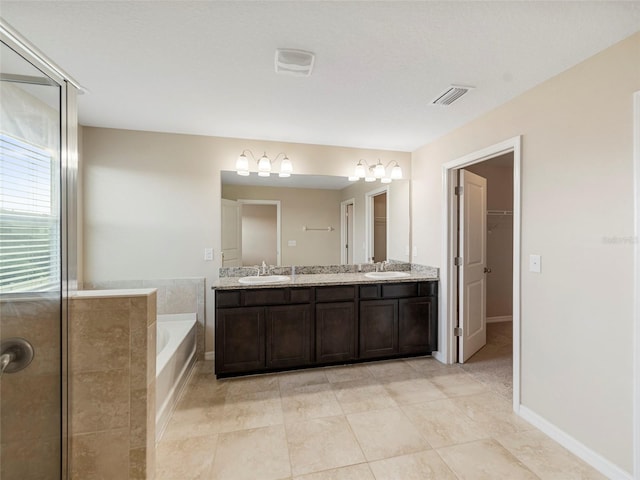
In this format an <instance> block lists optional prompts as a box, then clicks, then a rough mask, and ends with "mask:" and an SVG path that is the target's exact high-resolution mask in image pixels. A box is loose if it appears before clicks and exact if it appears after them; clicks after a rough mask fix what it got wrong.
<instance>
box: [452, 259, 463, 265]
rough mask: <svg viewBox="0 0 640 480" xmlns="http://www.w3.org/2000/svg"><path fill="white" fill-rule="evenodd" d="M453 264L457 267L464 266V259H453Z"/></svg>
mask: <svg viewBox="0 0 640 480" xmlns="http://www.w3.org/2000/svg"><path fill="white" fill-rule="evenodd" d="M453 264H454V265H455V266H456V267H459V266H460V265H462V257H455V258H454V259H453Z"/></svg>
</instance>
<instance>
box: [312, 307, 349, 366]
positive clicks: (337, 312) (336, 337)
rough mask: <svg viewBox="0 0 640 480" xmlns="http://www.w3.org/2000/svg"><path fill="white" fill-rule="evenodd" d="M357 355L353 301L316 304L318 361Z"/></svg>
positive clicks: (328, 361)
mask: <svg viewBox="0 0 640 480" xmlns="http://www.w3.org/2000/svg"><path fill="white" fill-rule="evenodd" d="M355 357H356V309H355V305H354V303H353V302H338V303H318V304H316V363H331V362H341V361H346V360H353V359H354V358H355Z"/></svg>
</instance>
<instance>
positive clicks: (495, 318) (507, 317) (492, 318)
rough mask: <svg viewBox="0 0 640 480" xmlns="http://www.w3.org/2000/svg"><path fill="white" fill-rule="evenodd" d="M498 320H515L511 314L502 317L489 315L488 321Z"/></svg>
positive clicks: (495, 321)
mask: <svg viewBox="0 0 640 480" xmlns="http://www.w3.org/2000/svg"><path fill="white" fill-rule="evenodd" d="M498 322H513V317H512V316H511V315H504V316H502V317H487V323H498Z"/></svg>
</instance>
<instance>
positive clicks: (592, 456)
mask: <svg viewBox="0 0 640 480" xmlns="http://www.w3.org/2000/svg"><path fill="white" fill-rule="evenodd" d="M519 414H520V416H521V417H522V418H524V419H525V420H526V421H527V422H529V423H530V424H531V425H533V426H535V427H536V428H538V429H539V430H541V431H542V432H544V433H546V434H547V435H548V436H549V437H551V438H552V439H553V440H555V441H556V442H558V443H559V444H560V445H562V446H563V447H564V448H566V449H567V450H569V451H570V452H571V453H573V454H574V455H575V456H577V457H578V458H580V459H582V460H583V461H585V462H586V463H588V464H589V465H591V466H592V467H593V468H595V469H596V470H598V471H599V472H600V473H602V474H603V475H605V476H606V477H607V478H611V479H612V480H633V475H632V474H631V473H629V472H625V471H624V470H622V469H621V468H620V467H618V466H617V465H615V464H613V463H611V462H610V461H609V460H607V459H606V458H604V457H603V456H602V455H600V454H598V453H596V452H594V451H593V450H591V449H590V448H588V447H587V446H585V445H584V444H582V443H580V442H579V441H578V440H576V439H575V438H573V437H572V436H571V435H569V434H567V433H566V432H564V431H562V430H560V429H559V428H558V427H556V426H555V425H554V424H552V423H550V422H549V421H548V420H546V419H545V418H543V417H541V416H540V415H538V414H537V413H535V412H534V411H532V410H530V409H528V408H527V407H525V406H524V405H520V411H519Z"/></svg>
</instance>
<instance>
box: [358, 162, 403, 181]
mask: <svg viewBox="0 0 640 480" xmlns="http://www.w3.org/2000/svg"><path fill="white" fill-rule="evenodd" d="M392 164H393V167H392V168H391V173H390V174H389V175H387V170H388V169H389V167H391V165H392ZM362 178H364V181H365V182H375V181H376V180H380V182H381V183H391V181H392V180H400V179H401V178H402V169H401V168H400V165H399V164H398V162H396V161H395V160H391V161H390V162H389V163H388V164H387V166H386V167H385V166H384V165H383V164H382V162H381V161H380V159H378V163H376V164H374V165H369V164H368V163H367V161H366V160H363V159H360V160H359V161H358V164H357V165H356V168H355V170H354V172H353V175H352V176H350V177H349V181H351V182H357V181H358V180H360V179H362Z"/></svg>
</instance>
